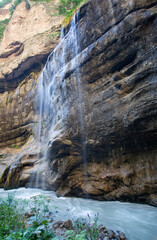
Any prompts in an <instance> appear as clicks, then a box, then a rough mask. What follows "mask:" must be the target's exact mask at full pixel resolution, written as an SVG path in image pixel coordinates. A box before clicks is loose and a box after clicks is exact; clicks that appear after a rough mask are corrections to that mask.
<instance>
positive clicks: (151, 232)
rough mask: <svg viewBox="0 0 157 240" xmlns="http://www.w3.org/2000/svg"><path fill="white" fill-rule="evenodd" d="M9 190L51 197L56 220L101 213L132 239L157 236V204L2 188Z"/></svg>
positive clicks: (0, 194) (20, 194) (24, 195)
mask: <svg viewBox="0 0 157 240" xmlns="http://www.w3.org/2000/svg"><path fill="white" fill-rule="evenodd" d="M8 193H12V194H14V195H15V198H18V199H30V200H31V198H32V197H33V196H36V195H40V194H42V195H44V196H47V197H48V198H49V199H50V210H51V211H52V212H53V213H54V220H55V221H57V220H67V219H69V218H70V219H77V218H82V217H83V218H86V217H87V214H89V215H90V216H91V218H94V216H95V214H97V213H99V223H102V224H103V225H104V226H106V227H107V228H108V229H112V230H114V231H116V230H119V231H122V232H124V233H125V234H126V236H127V239H128V240H157V208H155V207H153V206H149V205H146V204H135V203H121V202H104V201H96V200H91V199H81V198H66V197H60V198H57V197H56V195H55V193H54V192H51V191H43V190H40V189H29V188H28V189H26V188H19V189H16V190H8V191H6V190H4V189H0V197H1V198H5V197H7V195H8Z"/></svg>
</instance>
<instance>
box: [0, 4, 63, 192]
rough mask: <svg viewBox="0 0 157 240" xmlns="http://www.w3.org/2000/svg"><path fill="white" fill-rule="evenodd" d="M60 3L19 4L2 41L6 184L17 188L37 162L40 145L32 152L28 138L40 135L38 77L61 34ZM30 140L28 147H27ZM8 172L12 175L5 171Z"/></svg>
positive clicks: (1, 147)
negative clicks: (25, 162) (22, 159)
mask: <svg viewBox="0 0 157 240" xmlns="http://www.w3.org/2000/svg"><path fill="white" fill-rule="evenodd" d="M57 4H58V0H56V1H54V2H53V4H51V3H47V4H46V3H45V4H42V3H38V4H35V5H34V3H33V2H30V5H31V8H30V9H29V10H28V9H26V7H25V2H24V1H22V2H21V3H20V4H19V5H18V6H17V7H16V9H15V11H14V13H13V15H12V17H11V19H10V21H9V24H8V26H7V27H6V30H5V32H4V36H3V39H2V41H1V42H0V166H1V167H0V176H1V178H2V179H1V187H3V186H4V187H5V188H13V187H15V186H16V187H18V186H19V185H21V184H24V183H26V182H27V181H26V179H27V180H28V179H30V176H31V174H32V171H31V168H33V166H34V164H35V163H36V161H34V158H35V159H36V158H37V155H38V153H37V152H35V153H34V149H33V148H34V146H33V148H32V150H31V149H30V148H29V151H30V152H29V153H26V148H28V146H27V145H28V144H26V142H29V137H30V135H31V134H34V135H35V133H36V128H37V126H38V116H37V114H38V113H37V112H35V109H36V87H37V80H38V77H39V75H40V73H41V71H42V69H43V66H44V64H45V62H46V59H47V56H48V55H49V54H50V53H51V51H52V50H53V49H54V47H55V46H56V45H57V43H58V42H59V39H60V28H61V26H60V24H61V21H62V19H63V17H62V16H54V13H55V12H56V5H57ZM9 7H10V4H8V5H6V6H5V7H4V8H2V9H0V19H1V20H4V19H6V18H10V15H9ZM34 141H35V140H34ZM25 144H26V148H25V147H23V146H24V145H25ZM31 144H32V142H31ZM33 144H34V143H33ZM30 146H31V145H30ZM36 148H38V147H36ZM23 151H24V152H23ZM32 152H33V154H32ZM23 155H25V158H26V159H27V162H28V166H27V167H26V166H25V165H23V164H21V165H20V168H19V167H18V166H17V169H19V170H17V171H16V164H15V168H14V169H15V171H14V173H13V171H12V173H9V172H8V171H7V169H11V168H12V167H11V166H12V164H13V163H14V162H15V163H16V161H17V160H18V158H19V157H20V156H23ZM29 155H30V158H29ZM36 160H37V159H36ZM33 161H34V164H32V167H31V163H32V162H33ZM29 162H30V164H29ZM27 168H28V169H29V170H28V169H27ZM5 169H6V171H4V170H5ZM9 171H10V170H9ZM3 173H4V174H3ZM6 173H8V176H7V175H6V176H5V177H4V176H3V175H5V174H6ZM15 175H17V176H15ZM9 176H10V178H9ZM3 177H4V178H3ZM11 178H13V179H11ZM4 180H6V181H7V182H6V184H5V181H4ZM28 181H29V180H28Z"/></svg>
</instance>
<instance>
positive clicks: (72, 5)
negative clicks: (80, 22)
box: [57, 0, 85, 16]
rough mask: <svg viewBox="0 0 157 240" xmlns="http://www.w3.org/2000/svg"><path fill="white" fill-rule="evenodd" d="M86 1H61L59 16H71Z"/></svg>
mask: <svg viewBox="0 0 157 240" xmlns="http://www.w3.org/2000/svg"><path fill="white" fill-rule="evenodd" d="M83 2H85V0H60V2H59V5H58V8H57V9H58V11H59V14H62V15H65V16H71V15H72V14H73V12H74V10H75V9H76V8H77V7H78V6H79V5H80V4H81V3H83Z"/></svg>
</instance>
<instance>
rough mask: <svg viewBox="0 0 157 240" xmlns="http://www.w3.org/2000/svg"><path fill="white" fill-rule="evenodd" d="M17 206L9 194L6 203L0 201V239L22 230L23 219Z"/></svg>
mask: <svg viewBox="0 0 157 240" xmlns="http://www.w3.org/2000/svg"><path fill="white" fill-rule="evenodd" d="M17 205H18V204H17V201H15V200H14V197H13V196H12V195H10V194H8V198H7V200H6V201H4V200H2V199H0V239H5V237H6V236H7V235H10V234H11V233H12V232H14V231H18V230H20V229H21V230H22V229H23V228H24V218H23V215H22V214H21V212H20V209H18V208H17Z"/></svg>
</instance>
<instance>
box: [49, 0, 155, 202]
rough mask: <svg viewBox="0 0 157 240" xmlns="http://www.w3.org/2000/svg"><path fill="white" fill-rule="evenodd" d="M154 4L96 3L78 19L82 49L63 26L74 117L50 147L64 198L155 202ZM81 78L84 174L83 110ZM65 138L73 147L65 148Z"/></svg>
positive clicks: (67, 92)
mask: <svg viewBox="0 0 157 240" xmlns="http://www.w3.org/2000/svg"><path fill="white" fill-rule="evenodd" d="M156 4H157V2H156V1H149V2H148V1H145V0H144V1H143V0H142V1H136V0H134V1H127V0H123V1H116V2H114V3H113V1H110V0H108V1H105V2H104V1H103V0H99V1H94V0H93V1H90V2H89V3H87V4H86V5H84V6H83V7H82V8H81V9H80V12H79V17H77V21H76V26H75V27H76V33H75V36H77V44H76V39H74V35H72V34H71V29H70V28H67V29H65V31H64V32H65V33H66V34H67V35H66V36H65V38H64V40H62V41H64V42H63V43H62V45H61V44H60V46H63V45H64V52H63V51H61V47H58V49H56V52H55V56H57V55H59V53H60V54H62V53H63V54H64V53H66V57H64V61H65V62H64V65H66V64H67V65H66V72H65V73H64V74H63V73H62V75H64V77H63V80H62V82H63V83H64V89H63V91H64V99H66V101H64V104H65V102H68V104H69V106H68V107H69V116H68V119H67V118H65V119H64V117H63V121H64V124H65V130H64V134H63V135H62V137H61V138H60V140H58V139H57V140H56V141H54V142H52V145H51V147H50V148H49V154H48V156H49V166H50V169H51V174H50V176H49V178H48V180H49V183H50V184H51V185H52V186H53V187H54V188H55V189H56V190H57V194H58V195H77V196H86V194H89V195H88V196H91V197H93V198H96V199H106V200H125V201H141V202H149V203H152V204H156V197H155V194H156V180H157V179H156V177H157V174H156V172H157V169H156V166H157V165H156V156H157V151H156V149H157V148H156V147H157V146H156V142H157V138H156V136H157V92H156V86H157V78H156V71H157V61H156V60H157V59H156V48H157V42H156V35H157V28H156V21H157V20H156V10H157V9H156V7H157V5H156ZM73 39H74V40H73ZM74 47H75V48H76V47H78V51H73V49H74ZM76 53H79V54H78V56H77V57H76V58H78V60H76V58H74V57H75V56H74V55H75V54H76ZM52 59H53V58H52ZM59 59H63V57H62V56H61V55H60V58H59ZM59 59H58V61H59ZM52 61H53V60H52ZM76 63H78V64H77V65H76ZM52 65H53V62H52ZM59 66H60V64H58V69H59ZM56 67H57V66H56ZM64 69H65V68H64ZM78 74H79V77H80V79H81V87H82V90H81V91H82V95H83V104H82V106H83V108H82V109H83V115H84V116H85V118H84V124H85V127H84V129H85V133H84V134H85V141H84V145H85V147H86V160H87V166H86V170H87V171H86V172H85V171H84V169H85V168H84V164H83V157H82V154H81V145H82V144H81V135H82V133H81V127H80V123H79V119H78V110H77V109H78V107H77V106H78V91H79V89H78V86H77V84H76V79H77V77H78ZM61 79H62V76H61ZM60 82H61V80H60ZM56 84H58V83H57V81H56ZM65 85H66V86H65ZM58 89H59V86H58ZM60 95H61V96H62V95H63V94H62V92H60ZM67 99H68V101H67ZM59 101H61V100H59ZM62 105H63V103H62ZM58 111H60V110H59V108H58ZM57 114H58V113H57ZM67 139H69V140H70V141H71V145H70V146H69V144H68V146H67V145H66V146H65V140H67ZM60 152H61V153H62V154H60ZM63 166H64V167H63Z"/></svg>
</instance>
